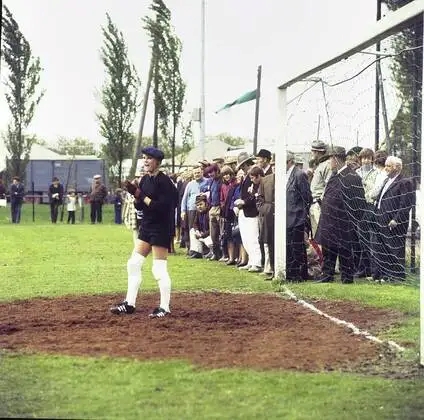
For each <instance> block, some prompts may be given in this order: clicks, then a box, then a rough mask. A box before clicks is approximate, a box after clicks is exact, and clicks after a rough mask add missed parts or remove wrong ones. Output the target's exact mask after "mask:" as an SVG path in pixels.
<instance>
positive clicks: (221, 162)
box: [212, 157, 224, 169]
mask: <svg viewBox="0 0 424 420" xmlns="http://www.w3.org/2000/svg"><path fill="white" fill-rule="evenodd" d="M212 161H213V163H215V164H217V165H218V167H219V169H222V167H223V166H224V158H222V157H216V158H214V159H212Z"/></svg>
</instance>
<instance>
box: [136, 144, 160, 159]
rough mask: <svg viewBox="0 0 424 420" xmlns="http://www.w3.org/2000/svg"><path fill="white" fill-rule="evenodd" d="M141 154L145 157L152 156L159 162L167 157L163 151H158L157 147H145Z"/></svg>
mask: <svg viewBox="0 0 424 420" xmlns="http://www.w3.org/2000/svg"><path fill="white" fill-rule="evenodd" d="M141 153H142V154H143V155H146V156H150V157H152V158H153V159H156V160H159V161H162V160H163V158H164V157H165V155H164V154H163V152H162V150H159V149H157V148H156V147H153V146H148V147H145V148H144V149H143V150H142V151H141Z"/></svg>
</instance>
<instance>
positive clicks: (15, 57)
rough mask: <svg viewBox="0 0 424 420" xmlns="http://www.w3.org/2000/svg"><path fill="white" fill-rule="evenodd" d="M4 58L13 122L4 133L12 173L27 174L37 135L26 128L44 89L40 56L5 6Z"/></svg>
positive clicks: (8, 100) (10, 172) (7, 99)
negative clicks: (27, 132) (31, 135)
mask: <svg viewBox="0 0 424 420" xmlns="http://www.w3.org/2000/svg"><path fill="white" fill-rule="evenodd" d="M3 11H4V13H3V16H2V26H3V33H2V35H3V36H2V46H1V48H2V59H3V61H4V62H5V63H6V67H7V76H6V82H5V85H6V93H5V97H6V101H7V105H8V107H9V109H10V112H11V114H12V115H11V116H12V118H11V122H10V123H9V125H8V128H7V134H6V135H5V143H6V148H7V151H8V153H9V158H8V160H7V172H8V174H9V176H15V175H17V176H20V177H21V178H24V177H25V169H26V166H27V164H28V160H29V155H30V153H31V147H32V144H33V142H34V137H30V136H27V135H26V134H25V130H26V129H27V128H28V126H29V125H30V123H31V121H32V119H33V117H34V113H35V109H36V107H37V105H38V104H39V103H40V101H41V99H42V97H43V95H44V92H40V91H39V90H38V86H39V83H40V74H41V71H42V68H41V65H40V58H39V57H34V56H33V55H32V51H31V46H30V44H29V42H28V40H27V39H26V38H25V36H24V34H23V33H22V32H21V30H20V28H19V25H18V23H17V22H16V20H15V19H14V17H13V15H12V13H11V12H10V10H9V9H8V8H7V7H6V6H3Z"/></svg>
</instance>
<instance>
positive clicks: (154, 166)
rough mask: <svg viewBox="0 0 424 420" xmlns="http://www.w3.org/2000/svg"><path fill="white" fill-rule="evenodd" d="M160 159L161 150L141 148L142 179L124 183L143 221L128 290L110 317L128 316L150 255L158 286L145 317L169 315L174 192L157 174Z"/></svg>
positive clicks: (165, 178)
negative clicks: (157, 300) (154, 304)
mask: <svg viewBox="0 0 424 420" xmlns="http://www.w3.org/2000/svg"><path fill="white" fill-rule="evenodd" d="M163 158H164V154H163V152H162V151H161V150H159V149H157V148H155V147H145V148H144V149H143V150H142V159H143V161H144V172H145V173H146V175H144V176H143V177H142V178H141V179H140V181H139V183H138V184H136V185H135V184H134V183H133V182H130V181H126V182H125V187H126V188H127V190H128V192H129V193H130V194H132V195H133V196H134V197H135V200H136V204H135V207H136V208H137V209H141V211H142V212H143V217H142V219H141V222H140V229H139V234H138V241H137V243H136V245H135V247H134V250H133V252H132V255H131V257H130V258H129V260H128V262H127V271H128V289H127V296H126V298H125V300H124V301H123V302H121V303H119V304H117V305H115V306H113V307H112V308H110V311H111V312H112V313H113V314H116V315H120V314H132V313H134V311H135V302H136V299H137V294H138V289H139V287H140V284H141V281H142V276H141V271H142V270H141V269H142V266H143V264H144V262H145V260H146V257H147V256H148V255H149V254H150V253H152V255H153V264H152V273H153V277H154V278H155V279H156V281H157V282H158V286H159V291H160V303H159V306H158V307H157V308H155V309H154V310H153V311H152V313H151V314H150V315H149V317H150V318H163V317H165V316H168V315H169V314H170V312H171V311H170V307H169V303H170V299H171V279H170V277H169V273H168V264H167V263H168V261H167V258H168V249H169V247H170V244H171V239H172V237H173V235H174V232H175V208H176V206H177V203H178V192H177V189H176V187H175V185H174V183H173V182H172V180H171V179H170V178H169V177H168V176H167V175H165V174H164V173H163V172H161V171H160V170H159V168H160V164H161V162H162V160H163Z"/></svg>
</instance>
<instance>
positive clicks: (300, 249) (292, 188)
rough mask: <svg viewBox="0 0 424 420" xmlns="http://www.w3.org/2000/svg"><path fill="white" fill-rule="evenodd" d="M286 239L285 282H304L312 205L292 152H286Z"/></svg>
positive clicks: (306, 180) (306, 181)
mask: <svg viewBox="0 0 424 420" xmlns="http://www.w3.org/2000/svg"><path fill="white" fill-rule="evenodd" d="M286 201H287V216H286V217H287V238H286V255H287V264H286V280H287V281H302V280H306V278H305V277H306V273H307V267H306V247H305V240H304V236H305V225H306V219H307V216H308V213H309V207H310V205H311V204H312V194H311V190H310V189H309V183H308V177H307V175H306V173H305V172H304V171H302V170H301V169H299V168H297V167H296V165H295V157H294V154H293V153H292V152H287V186H286Z"/></svg>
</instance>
